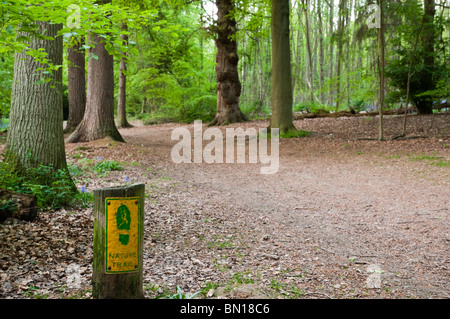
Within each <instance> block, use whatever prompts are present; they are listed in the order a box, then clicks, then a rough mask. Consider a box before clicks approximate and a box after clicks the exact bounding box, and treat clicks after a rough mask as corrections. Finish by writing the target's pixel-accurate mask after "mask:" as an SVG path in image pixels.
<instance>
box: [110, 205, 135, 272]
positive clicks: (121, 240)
mask: <svg viewBox="0 0 450 319" xmlns="http://www.w3.org/2000/svg"><path fill="white" fill-rule="evenodd" d="M105 211H106V214H105V219H106V240H105V242H106V247H105V258H106V262H105V267H106V269H105V272H106V273H107V274H115V273H126V272H133V271H138V270H139V198H138V197H108V198H106V199H105Z"/></svg>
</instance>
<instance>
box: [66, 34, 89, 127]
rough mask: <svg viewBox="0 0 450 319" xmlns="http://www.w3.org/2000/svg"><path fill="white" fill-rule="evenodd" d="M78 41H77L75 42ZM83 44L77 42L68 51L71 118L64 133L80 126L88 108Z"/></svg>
mask: <svg viewBox="0 0 450 319" xmlns="http://www.w3.org/2000/svg"><path fill="white" fill-rule="evenodd" d="M75 41H76V40H75ZM82 45H83V42H77V41H76V43H75V44H73V45H72V46H71V47H69V49H68V60H69V67H68V96H69V118H68V119H67V124H66V127H65V129H64V133H72V132H73V131H74V130H75V128H76V127H77V126H78V124H80V122H81V120H82V119H83V116H84V110H85V108H86V69H85V68H86V62H85V61H86V59H85V55H84V49H83V50H81V46H82Z"/></svg>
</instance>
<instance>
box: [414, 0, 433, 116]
mask: <svg viewBox="0 0 450 319" xmlns="http://www.w3.org/2000/svg"><path fill="white" fill-rule="evenodd" d="M435 6H436V3H435V0H425V1H424V15H423V33H422V34H423V35H422V45H423V50H424V53H423V70H422V72H421V81H420V83H421V89H422V90H423V91H428V90H433V89H435V83H434V80H433V72H434V69H435V65H434V42H435V39H434V38H435V27H434V16H435V14H436V8H435ZM416 104H417V109H418V113H419V114H432V113H433V98H432V97H430V96H423V97H420V98H416Z"/></svg>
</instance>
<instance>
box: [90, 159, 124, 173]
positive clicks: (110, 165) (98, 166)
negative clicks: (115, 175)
mask: <svg viewBox="0 0 450 319" xmlns="http://www.w3.org/2000/svg"><path fill="white" fill-rule="evenodd" d="M92 169H93V170H94V171H95V172H97V173H106V172H110V171H122V170H123V166H122V164H121V163H120V162H118V161H101V162H98V163H95V164H94V166H93V167H92Z"/></svg>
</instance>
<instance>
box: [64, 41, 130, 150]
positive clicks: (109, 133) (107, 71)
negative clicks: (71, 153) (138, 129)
mask: <svg viewBox="0 0 450 319" xmlns="http://www.w3.org/2000/svg"><path fill="white" fill-rule="evenodd" d="M90 38H91V41H92V43H93V44H94V45H95V47H94V48H91V49H90V54H91V58H90V60H89V63H88V80H87V96H86V98H87V99H86V111H85V113H84V117H83V120H82V121H81V123H80V124H79V125H78V126H77V128H76V129H75V131H74V132H73V133H72V134H71V135H70V136H69V137H68V138H67V140H66V141H67V142H68V143H76V142H89V141H95V140H99V139H102V138H105V137H110V138H112V139H113V140H116V141H120V142H124V140H123V138H122V136H121V135H120V133H119V131H118V130H117V127H116V125H115V123H114V61H113V56H112V55H110V54H109V53H108V51H107V50H106V48H105V43H104V42H102V41H101V39H102V38H101V37H99V36H98V35H96V34H93V35H91V36H90ZM93 54H95V56H96V57H94V56H93Z"/></svg>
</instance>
